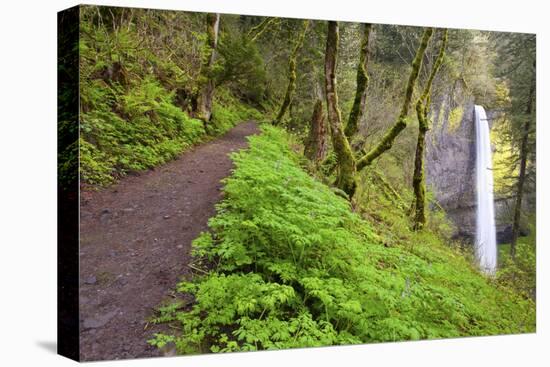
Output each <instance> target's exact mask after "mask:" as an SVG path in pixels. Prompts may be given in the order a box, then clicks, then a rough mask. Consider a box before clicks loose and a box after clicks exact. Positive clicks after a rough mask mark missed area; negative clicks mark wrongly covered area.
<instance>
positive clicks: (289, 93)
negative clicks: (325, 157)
mask: <svg viewBox="0 0 550 367" xmlns="http://www.w3.org/2000/svg"><path fill="white" fill-rule="evenodd" d="M308 25H309V20H304V21H303V28H302V31H301V32H300V35H299V36H298V39H297V40H296V44H295V45H294V49H293V50H292V53H291V54H290V60H289V62H288V86H287V88H286V93H285V97H284V99H283V103H282V104H281V108H280V109H279V113H278V114H277V117H276V118H275V120H274V121H273V125H279V124H280V123H281V120H282V119H283V117H284V116H285V113H286V111H287V109H288V106H289V105H290V102H292V98H293V97H294V91H295V90H296V58H297V56H298V51H299V50H300V47H302V43H304V38H305V36H306V32H307V28H308Z"/></svg>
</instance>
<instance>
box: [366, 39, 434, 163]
mask: <svg viewBox="0 0 550 367" xmlns="http://www.w3.org/2000/svg"><path fill="white" fill-rule="evenodd" d="M432 34H433V28H426V30H424V34H423V35H422V41H421V42H420V46H419V47H418V50H416V56H415V57H414V60H413V63H412V70H411V73H410V75H409V81H408V83H407V90H406V92H405V99H404V100H403V106H402V107H401V112H400V114H399V117H398V119H397V122H396V123H395V124H394V125H393V126H392V127H391V128H390V129H389V130H388V131H387V132H386V133H385V134H384V136H383V137H382V139H381V140H380V142H379V143H378V144H377V145H376V146H375V147H374V148H372V149H371V150H370V151H369V152H368V153H367V154H365V155H364V156H363V157H362V158H361V159H360V160H359V161H358V162H357V169H358V170H361V169H363V168H364V167H366V166H368V165H370V164H371V163H372V161H373V160H375V159H376V158H378V157H379V156H380V155H382V153H384V152H385V151H387V150H388V149H390V148H391V147H392V145H393V142H394V140H395V138H396V137H397V136H398V135H399V133H401V131H403V129H405V127H407V117H408V114H409V108H410V105H411V99H412V95H413V91H414V85H415V83H416V80H417V79H418V73H419V71H420V67H421V65H422V59H423V57H424V54H425V52H426V48H427V47H428V42H429V40H430V38H431V37H432Z"/></svg>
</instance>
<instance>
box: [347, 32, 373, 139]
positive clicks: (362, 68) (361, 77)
mask: <svg viewBox="0 0 550 367" xmlns="http://www.w3.org/2000/svg"><path fill="white" fill-rule="evenodd" d="M371 29H372V24H365V25H363V37H362V38H361V49H360V52H359V63H358V65H357V87H356V90H355V98H354V100H353V106H352V107H351V111H350V114H349V118H348V123H347V125H346V130H345V133H346V136H347V137H348V139H349V138H351V137H352V136H353V135H355V133H357V129H358V124H359V122H360V121H361V117H362V116H363V115H364V113H365V105H366V97H367V86H368V83H369V75H368V72H367V66H368V61H369V36H370V31H371Z"/></svg>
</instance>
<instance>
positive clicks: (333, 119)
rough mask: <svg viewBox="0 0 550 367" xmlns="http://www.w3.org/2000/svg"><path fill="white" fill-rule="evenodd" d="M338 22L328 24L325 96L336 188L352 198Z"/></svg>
mask: <svg viewBox="0 0 550 367" xmlns="http://www.w3.org/2000/svg"><path fill="white" fill-rule="evenodd" d="M338 41H339V30H338V22H334V21H330V22H328V34H327V46H326V51H325V92H326V93H325V95H326V100H327V116H328V121H329V124H330V131H331V137H332V146H333V149H334V153H335V154H336V159H337V161H338V177H337V179H336V186H337V187H338V188H339V189H341V190H343V191H344V192H345V193H346V194H348V196H349V197H350V198H351V197H353V194H354V193H355V188H356V186H357V183H356V181H355V171H356V169H355V158H354V157H353V153H352V151H351V148H350V146H349V142H348V139H347V138H346V136H345V134H344V129H343V127H342V117H341V113H340V109H339V108H338V94H337V91H336V60H337V55H338Z"/></svg>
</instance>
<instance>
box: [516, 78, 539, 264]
mask: <svg viewBox="0 0 550 367" xmlns="http://www.w3.org/2000/svg"><path fill="white" fill-rule="evenodd" d="M535 88H536V80H535V76H534V75H533V79H532V81H531V86H530V88H529V100H528V101H527V108H526V111H525V112H526V114H527V119H526V120H525V124H524V125H523V136H522V139H521V147H520V166H519V178H518V187H517V192H516V203H515V207H514V223H513V225H512V240H511V242H510V255H511V256H512V258H515V256H516V245H517V241H518V236H519V229H520V228H519V227H520V220H521V203H522V197H523V187H524V185H525V176H526V168H527V156H528V153H529V152H528V141H529V131H530V130H531V119H532V118H533V116H532V114H533V100H534V98H535Z"/></svg>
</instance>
